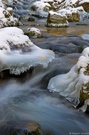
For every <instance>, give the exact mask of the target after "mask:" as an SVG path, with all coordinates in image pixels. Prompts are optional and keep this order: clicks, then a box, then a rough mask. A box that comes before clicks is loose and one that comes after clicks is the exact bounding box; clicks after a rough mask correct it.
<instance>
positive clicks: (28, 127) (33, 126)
mask: <svg viewBox="0 0 89 135" xmlns="http://www.w3.org/2000/svg"><path fill="white" fill-rule="evenodd" d="M6 133H8V134H9V135H42V130H41V127H40V125H39V124H38V123H36V122H11V123H10V122H8V123H7V124H3V125H2V126H0V134H6Z"/></svg>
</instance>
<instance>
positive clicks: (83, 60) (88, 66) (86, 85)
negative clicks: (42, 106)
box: [48, 47, 89, 111]
mask: <svg viewBox="0 0 89 135" xmlns="http://www.w3.org/2000/svg"><path fill="white" fill-rule="evenodd" d="M48 89H49V90H50V91H56V92H59V94H60V95H62V96H64V97H66V99H68V100H69V101H70V102H72V103H74V104H75V105H78V104H82V105H83V104H84V105H83V107H81V108H80V109H81V110H82V111H86V110H87V107H88V109H89V106H88V105H89V47H87V48H85V49H84V51H83V52H82V55H81V56H80V58H79V60H78V62H77V64H76V65H74V66H73V67H72V68H71V70H70V71H69V72H68V73H67V74H62V75H57V76H56V77H53V78H52V79H51V80H50V81H49V84H48Z"/></svg>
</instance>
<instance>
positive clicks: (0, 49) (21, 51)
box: [0, 27, 54, 75]
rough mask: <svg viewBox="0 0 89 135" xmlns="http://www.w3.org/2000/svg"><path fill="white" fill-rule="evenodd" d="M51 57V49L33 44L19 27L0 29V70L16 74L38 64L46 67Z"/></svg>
mask: <svg viewBox="0 0 89 135" xmlns="http://www.w3.org/2000/svg"><path fill="white" fill-rule="evenodd" d="M53 58H54V53H53V52H52V51H50V50H46V49H41V48H39V47H37V46H36V45H34V44H33V43H32V42H31V41H30V39H29V37H28V36H26V35H24V33H23V31H22V30H21V29H19V28H16V27H7V28H2V29H0V71H3V70H10V73H11V74H16V75H18V74H21V73H23V72H25V71H27V70H29V69H30V67H32V66H36V65H39V64H40V65H42V66H43V67H47V65H48V63H49V62H51V61H52V59H53Z"/></svg>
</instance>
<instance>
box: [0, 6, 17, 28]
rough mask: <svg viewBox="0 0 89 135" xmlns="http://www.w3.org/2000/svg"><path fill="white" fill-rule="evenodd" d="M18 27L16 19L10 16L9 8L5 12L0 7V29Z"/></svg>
mask: <svg viewBox="0 0 89 135" xmlns="http://www.w3.org/2000/svg"><path fill="white" fill-rule="evenodd" d="M8 10H9V11H8ZM18 25H20V22H19V21H18V19H17V18H15V17H13V16H12V10H11V8H7V10H5V9H4V8H2V7H0V28H3V27H7V26H18Z"/></svg>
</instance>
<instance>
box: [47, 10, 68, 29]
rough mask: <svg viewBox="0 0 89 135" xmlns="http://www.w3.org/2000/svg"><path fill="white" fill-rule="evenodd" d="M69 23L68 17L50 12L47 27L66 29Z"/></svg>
mask: <svg viewBox="0 0 89 135" xmlns="http://www.w3.org/2000/svg"><path fill="white" fill-rule="evenodd" d="M68 25H69V23H68V21H67V18H66V16H65V15H64V16H63V15H61V14H59V13H57V12H53V11H50V12H49V14H48V17H47V22H46V26H49V27H50V26H51V27H66V26H68Z"/></svg>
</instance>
